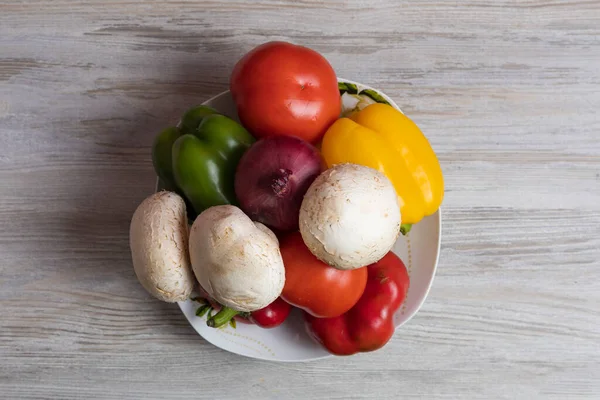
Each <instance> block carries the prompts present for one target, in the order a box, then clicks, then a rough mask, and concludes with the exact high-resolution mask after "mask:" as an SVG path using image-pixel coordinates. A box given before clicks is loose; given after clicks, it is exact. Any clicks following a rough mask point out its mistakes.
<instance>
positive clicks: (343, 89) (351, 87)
mask: <svg viewBox="0 0 600 400" xmlns="http://www.w3.org/2000/svg"><path fill="white" fill-rule="evenodd" d="M338 89H339V90H340V94H344V93H348V94H357V93H358V88H357V87H356V85H355V84H354V83H349V82H338Z"/></svg>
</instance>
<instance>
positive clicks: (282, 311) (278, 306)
mask: <svg viewBox="0 0 600 400" xmlns="http://www.w3.org/2000/svg"><path fill="white" fill-rule="evenodd" d="M291 311H292V306H290V305H289V304H288V303H286V302H285V301H283V300H282V299H281V297H278V298H277V299H276V300H275V301H274V302H272V303H271V304H269V305H268V306H266V307H265V308H261V309H260V310H257V311H253V312H252V313H251V314H250V321H252V322H254V323H255V324H256V325H258V326H260V327H261V328H275V327H276V326H279V325H281V324H282V323H283V322H284V321H285V320H286V319H287V317H288V315H290V312H291Z"/></svg>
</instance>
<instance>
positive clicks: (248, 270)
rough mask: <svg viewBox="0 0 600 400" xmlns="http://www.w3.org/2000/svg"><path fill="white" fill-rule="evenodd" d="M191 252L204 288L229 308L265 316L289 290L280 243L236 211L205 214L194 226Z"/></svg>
mask: <svg viewBox="0 0 600 400" xmlns="http://www.w3.org/2000/svg"><path fill="white" fill-rule="evenodd" d="M189 246H190V260H191V262H192V268H193V271H194V274H195V275H196V278H197V279H198V281H199V282H200V285H201V286H202V288H203V289H204V290H205V291H206V292H207V293H208V294H209V295H210V296H211V297H212V298H213V299H214V300H216V301H217V302H219V303H221V304H222V305H224V306H226V307H229V308H231V309H233V310H235V311H242V312H251V311H255V310H259V309H261V308H263V307H266V306H267V305H269V304H270V303H272V302H273V301H275V299H277V297H279V295H280V294H281V291H282V290H283V285H284V283H285V269H284V267H283V259H282V258H281V253H280V252H279V242H278V240H277V237H276V236H275V234H274V233H273V232H271V231H270V230H269V229H268V228H267V227H266V226H264V225H262V224H260V223H257V222H253V221H252V220H251V219H250V218H249V217H248V216H246V214H244V212H243V211H242V210H240V209H239V208H237V207H235V206H230V205H222V206H215V207H211V208H208V209H207V210H205V211H204V212H202V213H201V214H200V215H199V216H198V217H197V218H196V220H195V221H194V224H193V225H192V229H191V232H190V245H189Z"/></svg>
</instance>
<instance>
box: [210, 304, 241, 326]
mask: <svg viewBox="0 0 600 400" xmlns="http://www.w3.org/2000/svg"><path fill="white" fill-rule="evenodd" d="M238 314H239V311H236V310H234V309H233V308H229V307H223V308H221V310H220V311H219V312H218V313H216V314H215V315H213V316H212V317H210V318H209V319H207V320H206V325H208V326H210V327H211V328H219V327H221V326H223V325H225V324H227V323H228V322H229V321H230V320H231V318H233V317H235V316H236V315H238Z"/></svg>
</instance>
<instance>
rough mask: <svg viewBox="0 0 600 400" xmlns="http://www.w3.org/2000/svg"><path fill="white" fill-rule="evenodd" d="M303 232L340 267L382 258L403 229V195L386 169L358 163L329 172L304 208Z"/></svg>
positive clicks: (310, 193)
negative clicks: (401, 200) (401, 225)
mask: <svg viewBox="0 0 600 400" xmlns="http://www.w3.org/2000/svg"><path fill="white" fill-rule="evenodd" d="M299 218H300V221H299V222H300V233H301V234H302V239H303V240H304V243H305V244H306V246H307V247H308V248H309V250H310V251H311V252H312V253H313V254H314V255H315V256H316V257H317V258H318V259H320V260H321V261H323V262H325V263H327V264H329V265H331V266H333V267H335V268H338V269H355V268H360V267H364V266H366V265H369V264H372V263H375V262H377V261H379V260H380V259H381V258H383V256H385V255H386V254H387V253H388V252H389V251H390V250H391V249H392V247H393V246H394V244H395V243H396V240H397V238H398V235H399V233H400V223H401V218H400V207H399V204H398V195H397V194H396V190H395V189H394V186H393V184H392V183H391V182H390V180H389V179H388V178H387V177H386V176H385V175H384V174H382V173H381V172H379V171H377V170H375V169H372V168H369V167H365V166H362V165H357V164H338V165H335V166H333V167H332V168H330V169H328V170H326V171H324V172H323V173H322V174H321V175H319V177H317V179H316V180H315V181H314V182H313V183H312V185H311V186H310V188H309V189H308V191H307V193H306V195H305V196H304V200H303V202H302V206H301V208H300V217H299Z"/></svg>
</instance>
